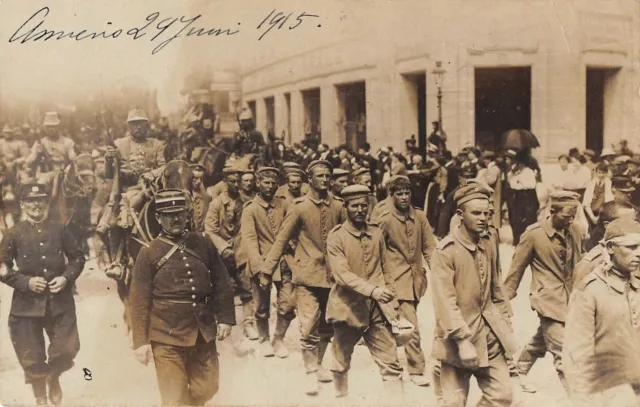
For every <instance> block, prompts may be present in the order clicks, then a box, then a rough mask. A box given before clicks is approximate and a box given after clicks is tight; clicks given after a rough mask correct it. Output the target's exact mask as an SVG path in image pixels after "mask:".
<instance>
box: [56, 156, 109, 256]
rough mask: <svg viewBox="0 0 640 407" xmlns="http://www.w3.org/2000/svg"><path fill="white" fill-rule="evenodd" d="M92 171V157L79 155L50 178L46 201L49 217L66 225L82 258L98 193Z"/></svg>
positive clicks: (91, 233) (90, 232)
mask: <svg viewBox="0 0 640 407" xmlns="http://www.w3.org/2000/svg"><path fill="white" fill-rule="evenodd" d="M95 168H96V166H95V163H94V160H93V157H91V155H89V154H80V155H78V156H77V157H76V158H75V159H74V160H73V161H71V163H70V164H69V165H67V166H66V167H65V168H64V169H63V170H62V171H60V172H59V173H58V174H56V175H54V176H53V179H52V181H53V185H52V188H51V198H50V202H49V212H48V215H49V218H50V219H55V220H58V221H60V222H62V223H64V224H65V225H67V227H68V228H69V231H70V232H71V234H72V235H73V236H74V237H75V238H76V240H77V244H78V245H79V246H80V247H82V249H83V251H84V253H85V255H88V254H89V244H88V239H89V238H90V237H91V236H92V235H93V232H94V230H93V227H92V226H91V203H92V201H93V198H94V197H95V193H96V191H97V187H96V176H95Z"/></svg>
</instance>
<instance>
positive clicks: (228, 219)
mask: <svg viewBox="0 0 640 407" xmlns="http://www.w3.org/2000/svg"><path fill="white" fill-rule="evenodd" d="M243 206H244V203H243V202H242V199H241V197H240V196H238V198H236V199H233V198H231V197H230V196H229V195H228V194H227V193H223V194H222V195H220V196H218V197H217V198H216V199H214V200H213V202H211V204H210V205H209V210H208V211H207V216H206V218H205V221H204V230H205V233H206V235H207V236H208V237H209V238H210V239H211V241H212V242H213V244H214V245H215V246H216V249H218V252H219V253H221V254H222V252H224V250H225V249H232V250H233V253H234V260H233V262H231V263H228V264H227V268H228V269H229V274H230V276H231V278H232V280H233V283H234V284H235V291H236V295H238V296H240V298H241V299H242V300H243V301H244V302H249V301H250V300H251V282H250V280H249V276H248V274H247V271H246V265H247V255H246V253H245V250H244V247H243V246H242V236H241V234H240V221H241V218H242V208H243ZM245 317H246V316H245Z"/></svg>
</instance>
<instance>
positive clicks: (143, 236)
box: [102, 160, 194, 340]
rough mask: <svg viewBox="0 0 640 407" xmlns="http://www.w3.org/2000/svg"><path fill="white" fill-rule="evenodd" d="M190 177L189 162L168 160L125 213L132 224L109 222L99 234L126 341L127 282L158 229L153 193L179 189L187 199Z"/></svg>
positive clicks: (191, 180)
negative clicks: (108, 261)
mask: <svg viewBox="0 0 640 407" xmlns="http://www.w3.org/2000/svg"><path fill="white" fill-rule="evenodd" d="M193 177H194V176H193V171H192V170H191V168H190V166H189V163H187V162H186V161H182V160H173V161H170V162H169V163H167V164H166V166H165V168H164V171H163V173H162V175H161V177H160V178H159V179H158V180H157V181H156V182H155V183H152V184H149V185H145V196H146V199H145V201H144V203H143V205H142V208H141V210H140V211H139V212H135V211H132V212H133V213H131V214H130V215H125V216H131V217H132V218H133V219H132V223H133V226H132V227H131V228H127V229H125V228H121V227H119V226H117V225H115V224H114V223H113V222H112V223H111V224H110V226H109V229H108V236H107V238H106V239H105V238H104V236H103V237H102V238H103V241H105V243H106V244H107V245H108V247H109V257H110V258H111V261H112V262H111V264H110V265H109V266H107V269H106V270H105V272H106V274H107V276H109V277H111V278H113V279H114V280H115V281H116V284H117V291H118V296H119V297H120V300H121V302H122V304H123V307H124V310H123V319H124V323H125V327H126V333H127V335H128V336H129V339H130V340H131V319H130V315H129V285H130V283H131V273H132V271H133V267H134V265H135V261H136V258H137V256H138V253H139V252H140V250H141V249H142V247H145V246H149V244H150V243H151V241H152V240H153V239H155V238H156V237H157V236H158V235H159V234H160V232H161V231H162V228H161V226H160V225H159V224H158V222H157V220H156V217H155V213H156V210H155V203H154V200H153V194H154V193H155V192H156V191H158V190H160V189H180V190H182V191H184V192H185V193H186V195H187V197H188V199H191V196H192V194H193ZM116 184H117V183H116ZM115 188H117V186H116V187H115ZM110 205H113V203H110ZM121 216H122V214H121ZM192 218H193V217H192ZM192 223H193V222H192ZM191 226H192V225H191Z"/></svg>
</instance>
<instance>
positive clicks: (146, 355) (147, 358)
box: [134, 344, 153, 366]
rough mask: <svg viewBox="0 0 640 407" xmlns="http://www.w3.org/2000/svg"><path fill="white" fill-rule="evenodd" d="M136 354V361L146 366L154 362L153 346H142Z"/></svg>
mask: <svg viewBox="0 0 640 407" xmlns="http://www.w3.org/2000/svg"><path fill="white" fill-rule="evenodd" d="M134 353H135V355H136V359H138V362H140V363H142V364H143V365H145V366H146V365H148V364H149V362H151V361H152V360H153V352H152V351H151V344H147V345H142V346H140V347H139V348H138V349H136V350H135V351H134Z"/></svg>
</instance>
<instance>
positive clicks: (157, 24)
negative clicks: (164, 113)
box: [9, 7, 321, 55]
mask: <svg viewBox="0 0 640 407" xmlns="http://www.w3.org/2000/svg"><path fill="white" fill-rule="evenodd" d="M49 13H50V8H49V7H43V8H41V9H40V10H38V11H36V12H35V13H33V14H32V15H31V16H30V17H29V18H27V19H26V20H25V21H24V22H23V23H22V24H21V25H20V27H19V28H18V29H17V30H16V31H15V32H14V33H13V34H12V35H11V37H10V38H9V43H18V44H26V43H29V42H47V41H60V40H75V41H77V42H79V41H91V40H118V39H121V38H128V39H131V40H134V41H135V40H141V39H142V40H148V41H149V42H151V43H153V44H156V46H155V47H154V48H153V50H152V52H151V54H152V55H155V54H157V53H158V52H160V51H162V50H163V49H165V48H166V47H167V46H168V45H169V44H171V43H172V42H174V41H175V40H177V39H179V38H189V37H196V38H197V37H229V36H234V35H237V34H239V33H240V29H241V26H242V23H241V22H238V23H236V24H235V26H233V27H224V28H210V27H206V28H205V27H199V26H198V25H197V24H196V23H197V22H198V20H200V19H201V18H202V14H198V15H196V16H193V17H189V16H181V17H164V16H161V14H160V13H159V12H157V11H156V12H153V13H151V14H149V15H148V16H147V17H146V18H145V22H144V23H142V24H140V25H139V26H134V27H124V28H117V27H115V26H114V24H113V22H111V21H107V22H106V26H107V28H105V29H102V30H95V29H89V28H81V29H75V30H59V29H50V28H46V27H45V26H44V24H45V22H46V19H47V16H48V15H49ZM318 17H319V16H317V15H315V14H309V13H307V12H301V13H293V12H291V13H284V12H280V11H276V10H272V11H271V12H270V13H269V15H268V16H267V17H266V18H264V20H262V22H261V23H260V24H259V25H258V26H257V27H256V30H257V31H258V34H259V36H258V38H257V39H258V40H261V39H262V38H263V37H264V36H265V35H266V34H268V33H269V32H271V31H272V30H274V29H275V30H280V29H282V28H288V30H295V29H296V28H298V27H300V26H301V25H302V24H303V23H304V22H305V21H307V20H310V19H312V18H318ZM317 27H321V25H320V24H317Z"/></svg>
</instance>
